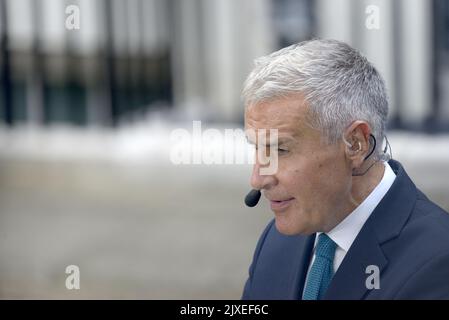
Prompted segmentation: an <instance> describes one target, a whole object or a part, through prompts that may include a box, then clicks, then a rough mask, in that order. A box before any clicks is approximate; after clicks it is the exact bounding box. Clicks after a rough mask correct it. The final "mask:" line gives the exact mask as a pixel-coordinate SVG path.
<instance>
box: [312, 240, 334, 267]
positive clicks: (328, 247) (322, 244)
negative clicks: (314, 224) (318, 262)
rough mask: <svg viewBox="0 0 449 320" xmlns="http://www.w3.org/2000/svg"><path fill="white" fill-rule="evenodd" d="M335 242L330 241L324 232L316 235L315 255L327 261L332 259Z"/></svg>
mask: <svg viewBox="0 0 449 320" xmlns="http://www.w3.org/2000/svg"><path fill="white" fill-rule="evenodd" d="M336 248H337V244H336V243H335V242H334V241H332V239H331V238H329V236H328V235H327V234H325V233H322V234H320V235H319V237H318V244H317V246H316V251H315V254H316V256H319V257H323V258H325V259H328V260H329V261H331V262H332V261H334V256H335V249H336Z"/></svg>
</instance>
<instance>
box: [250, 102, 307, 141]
mask: <svg viewBox="0 0 449 320" xmlns="http://www.w3.org/2000/svg"><path fill="white" fill-rule="evenodd" d="M301 104H303V102H302V101H301V100H298V99H290V100H288V99H283V100H276V101H272V102H265V103H261V104H256V105H252V106H250V107H249V108H248V109H247V110H246V112H245V129H246V130H247V131H253V132H254V133H255V134H256V135H257V134H259V131H262V130H264V131H265V132H267V134H268V132H269V130H270V129H276V130H277V132H278V137H279V139H281V138H282V139H284V140H288V139H295V138H297V137H298V136H301V135H302V134H303V129H304V127H305V126H306V123H305V121H307V120H306V119H307V117H306V114H305V113H306V112H307V109H306V108H305V107H303V106H301Z"/></svg>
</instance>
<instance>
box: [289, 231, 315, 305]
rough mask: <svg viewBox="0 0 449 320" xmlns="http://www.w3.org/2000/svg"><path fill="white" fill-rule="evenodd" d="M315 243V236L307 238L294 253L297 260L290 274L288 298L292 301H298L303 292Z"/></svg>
mask: <svg viewBox="0 0 449 320" xmlns="http://www.w3.org/2000/svg"><path fill="white" fill-rule="evenodd" d="M314 243H315V234H313V235H310V236H308V237H307V238H306V239H305V240H304V241H302V242H301V244H300V245H298V249H297V251H296V256H297V257H298V258H297V259H295V260H294V263H295V266H294V268H293V270H295V272H294V273H293V274H292V279H291V283H292V287H291V288H292V291H291V292H290V297H291V298H292V299H295V300H298V299H301V297H302V291H303V290H304V282H305V279H306V274H307V270H308V268H309V263H310V260H311V258H312V252H313V245H314Z"/></svg>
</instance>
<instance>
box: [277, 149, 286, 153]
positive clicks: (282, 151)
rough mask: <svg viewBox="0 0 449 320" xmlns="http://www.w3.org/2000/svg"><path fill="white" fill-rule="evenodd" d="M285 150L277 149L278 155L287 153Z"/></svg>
mask: <svg viewBox="0 0 449 320" xmlns="http://www.w3.org/2000/svg"><path fill="white" fill-rule="evenodd" d="M287 152H288V150H287V149H282V148H278V153H287Z"/></svg>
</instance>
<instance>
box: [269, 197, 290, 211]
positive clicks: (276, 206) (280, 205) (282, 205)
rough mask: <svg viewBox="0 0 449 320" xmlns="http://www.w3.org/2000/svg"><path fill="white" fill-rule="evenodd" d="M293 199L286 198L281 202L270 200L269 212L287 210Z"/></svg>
mask: <svg viewBox="0 0 449 320" xmlns="http://www.w3.org/2000/svg"><path fill="white" fill-rule="evenodd" d="M294 199H295V198H287V199H283V200H270V204H271V210H273V211H279V210H284V209H287V208H288V206H290V204H291V203H292V202H293V200H294Z"/></svg>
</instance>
